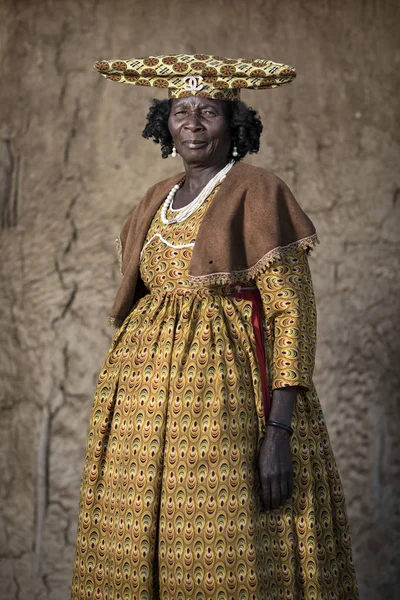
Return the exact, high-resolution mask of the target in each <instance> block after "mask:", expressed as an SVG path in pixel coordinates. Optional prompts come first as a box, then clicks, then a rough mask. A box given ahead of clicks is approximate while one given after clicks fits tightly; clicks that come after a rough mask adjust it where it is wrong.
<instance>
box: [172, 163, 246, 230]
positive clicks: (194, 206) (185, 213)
mask: <svg viewBox="0 0 400 600" xmlns="http://www.w3.org/2000/svg"><path fill="white" fill-rule="evenodd" d="M234 164H235V161H234V160H232V161H231V162H229V163H228V164H227V165H225V167H224V168H223V169H221V171H218V173H217V174H216V175H214V177H213V178H212V179H210V181H209V182H208V183H207V185H206V186H205V187H204V188H203V189H202V190H201V192H200V194H198V196H196V198H194V200H192V201H191V202H190V203H189V204H187V205H186V206H184V207H183V208H181V209H173V210H174V212H176V213H177V214H176V215H175V216H174V217H173V218H172V219H168V218H167V213H168V209H169V208H170V206H171V205H172V203H173V201H174V198H175V194H176V192H177V191H178V190H179V189H180V187H181V185H182V183H183V182H181V183H177V184H176V185H174V186H173V187H172V189H171V191H170V192H169V194H168V196H167V197H166V198H165V200H164V203H163V205H162V208H161V220H162V222H163V223H164V225H171V223H182V221H185V220H186V219H188V218H189V217H191V216H192V215H193V213H195V212H196V210H198V209H199V208H200V206H201V205H202V204H203V203H204V202H205V201H206V200H207V198H208V196H209V195H210V194H211V192H212V191H213V189H214V188H215V186H216V185H217V184H218V183H220V181H221V180H222V179H224V177H226V175H227V173H229V171H230V170H231V168H232V167H233V165H234Z"/></svg>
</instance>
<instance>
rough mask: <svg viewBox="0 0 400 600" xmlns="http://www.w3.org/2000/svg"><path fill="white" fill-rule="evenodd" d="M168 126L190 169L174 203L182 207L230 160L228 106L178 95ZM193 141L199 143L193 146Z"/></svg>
mask: <svg viewBox="0 0 400 600" xmlns="http://www.w3.org/2000/svg"><path fill="white" fill-rule="evenodd" d="M168 128H169V130H170V133H171V135H172V139H173V140H174V144H175V147H176V150H177V152H178V154H179V155H180V156H181V158H182V160H183V164H184V166H185V171H186V178H185V183H184V184H183V186H182V187H181V189H180V190H178V192H177V193H176V195H175V198H174V203H173V208H182V207H183V206H186V204H189V202H191V201H192V200H193V199H194V198H195V197H196V196H197V195H198V193H199V192H200V191H201V190H202V189H203V187H204V186H205V185H207V183H208V182H209V181H210V179H212V178H213V177H214V175H216V174H217V173H218V171H220V170H221V169H222V168H223V167H224V166H225V165H226V164H227V163H228V162H229V157H228V155H229V151H230V148H231V145H232V141H231V132H230V127H229V121H228V117H227V112H226V105H225V104H224V102H221V101H220V100H213V99H212V98H200V97H198V96H190V97H189V98H174V99H173V100H172V105H171V112H170V115H169V119H168ZM191 140H192V141H196V142H199V143H197V144H196V145H195V146H194V147H191V146H190V145H189V141H191Z"/></svg>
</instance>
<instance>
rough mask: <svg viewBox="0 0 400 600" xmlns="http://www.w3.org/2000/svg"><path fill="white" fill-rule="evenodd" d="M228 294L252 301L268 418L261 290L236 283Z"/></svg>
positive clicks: (252, 321) (257, 350)
mask: <svg viewBox="0 0 400 600" xmlns="http://www.w3.org/2000/svg"><path fill="white" fill-rule="evenodd" d="M228 295H229V296H233V297H234V298H239V299H243V300H250V301H251V303H252V311H251V323H252V325H253V332H254V337H255V341H256V354H257V361H258V366H259V369H260V374H261V390H262V396H263V405H264V415H265V420H268V417H269V413H270V410H271V398H270V395H269V391H268V381H267V361H266V357H265V345H264V328H263V317H264V310H263V305H262V300H261V296H260V292H259V290H258V289H257V288H250V287H246V286H243V287H241V286H240V285H236V286H233V287H229V288H228Z"/></svg>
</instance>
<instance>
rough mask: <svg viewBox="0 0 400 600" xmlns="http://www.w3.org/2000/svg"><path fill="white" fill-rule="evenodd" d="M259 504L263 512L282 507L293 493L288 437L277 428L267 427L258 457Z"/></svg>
mask: <svg viewBox="0 0 400 600" xmlns="http://www.w3.org/2000/svg"><path fill="white" fill-rule="evenodd" d="M258 467H259V475H260V483H261V503H262V506H263V509H264V510H271V509H274V508H278V506H282V504H283V503H284V502H286V500H288V499H289V498H290V497H291V496H292V493H293V464H292V453H291V450H290V435H289V433H288V432H286V431H284V430H283V429H278V427H267V432H266V434H265V437H264V439H263V440H262V442H261V448H260V453H259V455H258Z"/></svg>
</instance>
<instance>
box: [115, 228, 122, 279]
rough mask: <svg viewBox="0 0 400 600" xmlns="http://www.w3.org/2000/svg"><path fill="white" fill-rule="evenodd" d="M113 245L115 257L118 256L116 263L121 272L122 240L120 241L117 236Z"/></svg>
mask: <svg viewBox="0 0 400 600" xmlns="http://www.w3.org/2000/svg"><path fill="white" fill-rule="evenodd" d="M114 243H115V247H116V249H117V258H118V264H119V272H120V273H121V275H122V274H123V273H122V241H121V237H117V238H116V239H115V242H114Z"/></svg>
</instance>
